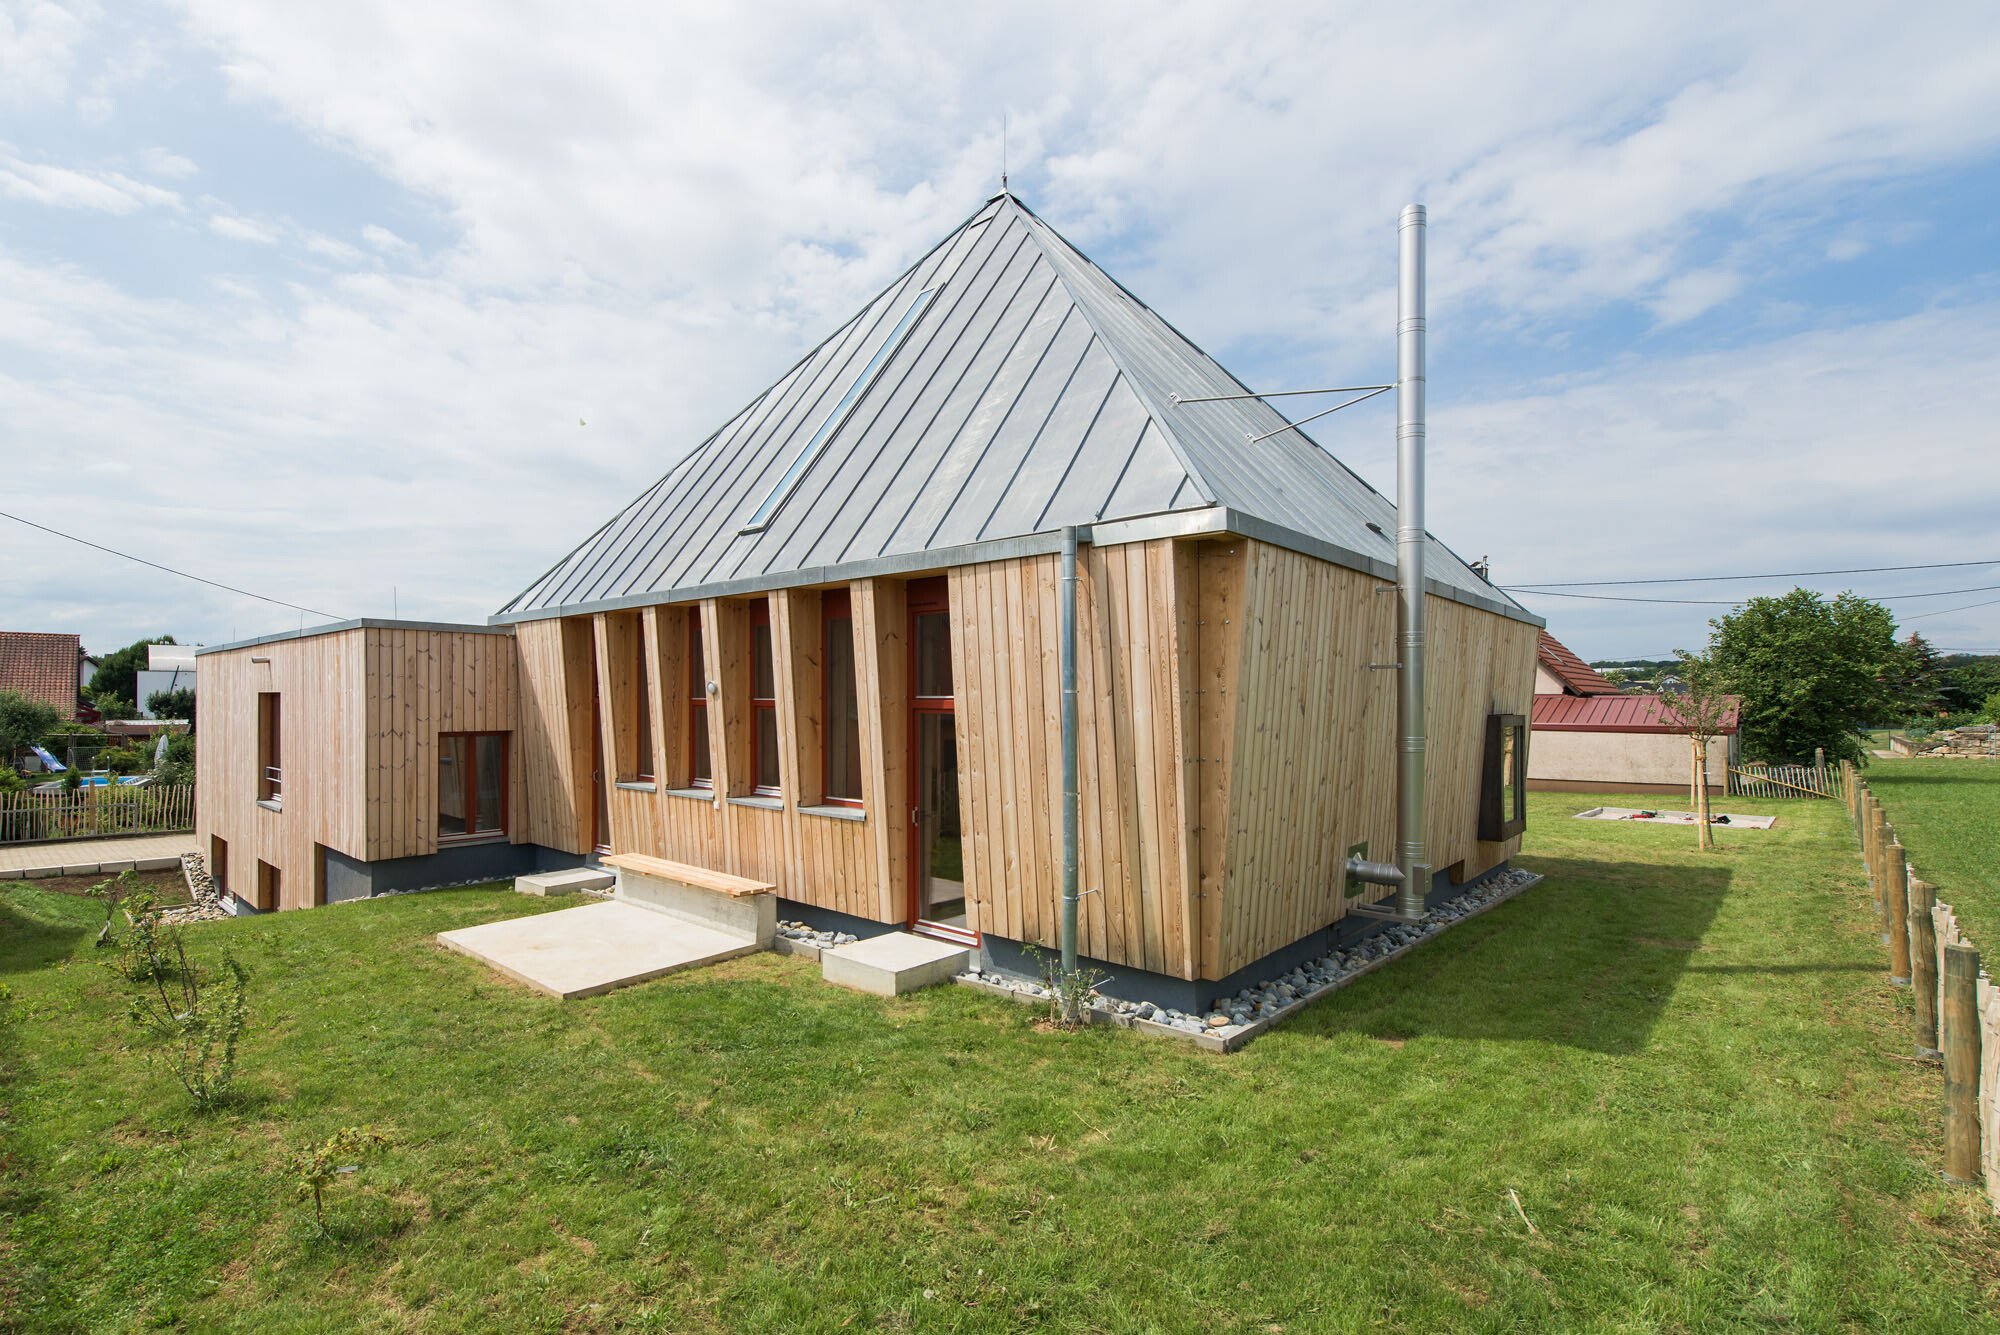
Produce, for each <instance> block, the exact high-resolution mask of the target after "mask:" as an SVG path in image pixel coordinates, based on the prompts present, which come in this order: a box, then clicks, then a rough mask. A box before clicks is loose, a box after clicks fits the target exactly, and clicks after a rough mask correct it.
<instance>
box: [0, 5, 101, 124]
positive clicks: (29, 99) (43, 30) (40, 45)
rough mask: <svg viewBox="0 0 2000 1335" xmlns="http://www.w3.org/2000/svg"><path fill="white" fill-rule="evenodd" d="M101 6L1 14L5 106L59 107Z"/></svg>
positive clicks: (22, 8)
mask: <svg viewBox="0 0 2000 1335" xmlns="http://www.w3.org/2000/svg"><path fill="white" fill-rule="evenodd" d="M95 16H96V11H95V6H89V5H78V6H67V5H60V4H54V3H51V2H50V0H30V2H29V3H25V4H10V5H8V6H6V7H4V8H0V102H6V103H11V104H13V105H15V106H28V105H32V104H34V103H37V102H49V101H54V100H55V99H57V98H60V97H61V96H63V94H64V93H65V92H66V91H67V90H68V88H69V80H70V75H71V72H72V71H73V70H74V68H75V65H76V48H77V46H78V45H79V44H80V43H81V42H82V40H83V37H84V34H85V32H86V31H87V30H88V27H89V23H90V21H91V19H93V18H94V17H95Z"/></svg>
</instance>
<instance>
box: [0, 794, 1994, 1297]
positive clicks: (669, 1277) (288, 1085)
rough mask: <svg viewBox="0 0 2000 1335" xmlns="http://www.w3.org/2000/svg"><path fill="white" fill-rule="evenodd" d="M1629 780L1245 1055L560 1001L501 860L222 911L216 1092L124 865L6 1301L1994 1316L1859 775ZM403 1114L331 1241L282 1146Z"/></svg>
mask: <svg viewBox="0 0 2000 1335" xmlns="http://www.w3.org/2000/svg"><path fill="white" fill-rule="evenodd" d="M1603 800H1605V799H1604V798H1602V797H1601V796H1596V795H1593V796H1591V797H1589V798H1582V797H1571V796H1568V795H1562V794H1535V795H1532V796H1531V798H1530V802H1531V804H1532V810H1531V819H1532V822H1533V823H1532V826H1531V836H1530V838H1531V847H1530V852H1529V854H1528V855H1527V856H1526V857H1525V858H1524V861H1525V862H1526V863H1527V864H1528V865H1530V866H1533V867H1536V868H1538V869H1540V870H1543V871H1545V872H1547V873H1548V877H1549V879H1548V880H1547V881H1546V882H1544V883H1543V884H1542V885H1541V886H1539V887H1537V888H1536V889H1534V890H1531V891H1529V892H1528V893H1527V894H1526V895H1524V896H1523V897H1521V898H1519V899H1516V900H1514V901H1512V902H1511V903H1508V904H1506V905H1503V906H1502V907H1500V908H1498V909H1496V910H1495V911H1493V912H1491V913H1489V914H1487V915H1485V916H1483V917H1481V918H1478V919H1475V920H1473V921H1471V922H1468V923H1466V924H1464V925H1462V926H1461V927H1459V928H1457V929H1455V930H1453V931H1452V932H1450V933H1448V934H1447V935H1446V936H1445V937H1444V938H1443V939H1442V940H1440V941H1437V942H1434V943H1432V944H1430V945H1428V946H1426V947H1424V948H1423V949H1422V950H1420V951H1418V952H1416V953H1415V954H1414V955H1412V956H1411V957H1409V958H1408V959H1405V960H1402V961H1400V962H1398V963H1397V964H1395V965H1393V966H1391V967H1390V968H1388V969H1385V970H1381V971H1379V972H1377V973H1375V974H1372V975H1370V976H1368V977H1367V978H1365V979H1363V980H1361V981H1360V982H1358V983H1357V984H1356V985H1354V986H1353V987H1350V988H1348V989H1346V990H1345V991H1343V992H1341V993H1338V994H1336V995H1335V996H1334V997H1333V998H1330V999H1328V1000H1326V1001H1323V1002H1321V1003H1320V1004H1318V1005H1317V1006H1315V1007H1313V1008H1311V1009H1310V1010H1309V1011H1307V1012H1306V1013H1305V1014H1304V1015H1302V1016H1301V1017H1299V1018H1297V1019H1295V1020H1294V1021H1293V1022H1291V1023H1290V1024H1288V1025H1286V1026H1285V1027H1283V1028H1281V1029H1280V1030H1278V1031H1276V1032H1274V1033H1272V1034H1270V1035H1267V1036H1266V1037H1264V1038H1262V1039H1260V1040H1259V1041H1257V1042H1256V1043H1254V1044H1252V1045H1251V1046H1250V1047H1249V1048H1248V1049H1246V1050H1245V1051H1244V1052H1242V1053H1239V1054H1235V1055H1233V1056H1229V1057H1219V1056H1211V1055H1207V1054H1203V1053H1199V1052H1196V1051H1193V1050H1190V1049H1189V1048H1187V1047H1185V1046H1183V1045H1180V1044H1177V1043H1175V1042H1173V1041H1171V1040H1167V1039H1158V1038H1149V1037H1143V1036H1140V1035H1136V1034H1131V1033H1126V1032H1121V1031H1110V1030H1091V1031H1087V1032H1084V1033H1080V1034H1074V1035H1062V1034H1052V1033H1040V1032H1037V1031H1036V1029H1035V1027H1034V1020H1035V1015H1034V1013H1033V1012H1032V1011H1031V1010H1029V1009H1028V1008H1025V1007H1018V1006H1014V1005H1012V1004H1009V1003H1007V1002H1004V1001H999V1000H995V999H992V998H989V997H986V996H983V995H980V994H975V993H973V992H970V991H968V990H966V989H961V988H940V989H935V990H933V991H930V992H927V993H922V994H918V995H916V996H913V997H908V998H904V999H901V1000H898V1001H883V1000H878V999H875V998H870V997H863V996H859V995H853V994H848V993H843V992H839V991H836V990H833V989H829V988H827V987H825V986H824V985H823V984H821V983H820V982H819V980H818V975H817V971H816V970H815V969H814V968H813V967H812V966H810V965H808V964H807V963H806V962H804V961H802V960H795V959H789V958H781V957H779V956H776V955H769V954H766V955H760V956H752V957H748V958H745V959H741V960H736V961H732V962H730V963H728V964H725V965H722V966H718V967H715V968H712V969H708V970H705V971H701V972H698V973H693V974H687V975H681V976H677V977H674V978H671V979H666V980H662V981H660V982H656V983H653V984H650V985H647V986H642V987H637V988H632V989H628V990H626V991H622V992H616V993H612V994H610V995H608V996H604V997H600V998H596V999H593V1000H589V1001H581V1002H570V1003H560V1002H555V1001H550V1000H548V999H546V998H543V997H541V996H538V995H534V994H530V993H528V992H526V991H524V990H522V989H519V988H516V987H514V986H511V985H509V984H507V983H504V982H502V981H500V980H499V979H497V978H496V977H494V976H493V975H491V974H489V973H488V972H486V971H485V970H484V969H482V968H481V967H479V966H478V965H476V964H473V963H472V962H470V961H468V960H465V959H463V958H461V957H458V956H454V955H449V954H446V953H444V952H442V951H440V950H439V949H437V948H436V947H435V946H434V945H433V944H432V943H431V937H432V936H433V934H435V933H436V932H437V931H439V930H441V929H445V928H450V927H456V926H463V925H466V924H468V923H473V922H479V921H483V920H486V919H491V918H495V917H500V916H505V915H512V914H519V913H523V912H533V911H536V910H537V909H538V908H540V907H542V906H541V905H539V904H536V903H533V902H529V901H525V900H522V899H520V898H517V897H515V896H513V895H511V894H508V893H506V892H503V891H496V890H484V889H481V890H470V891H451V892H441V893H436V894H430V895H421V896H409V897H401V898H392V899H384V900H378V901H373V902H369V903H365V904H359V905H348V906H341V907H337V908H332V909H326V910H320V911H317V912H311V913H295V914H286V915H282V916H273V917H267V918H260V919H254V920H244V921H236V922H230V923H221V924H213V925H206V926H203V927H201V928H198V929H196V930H195V931H193V932H192V933H191V938H192V939H193V941H194V942H195V943H196V946H197V948H198V949H199V950H200V951H201V952H203V953H204V954H213V953H214V952H216V951H218V950H219V949H220V948H221V947H222V946H223V945H225V944H227V945H228V946H229V947H230V948H231V949H233V950H234V951H236V952H237V953H238V954H239V955H240V956H241V958H242V959H243V960H244V961H245V962H246V963H247V964H248V965H249V966H250V967H251V968H252V969H253V970H254V975H255V976H254V979H253V984H254V997H253V1004H254V1017H253V1024H254V1029H253V1033H252V1037H251V1039H250V1041H249V1042H248V1043H247V1044H246V1046H245V1050H244V1059H243V1074H242V1094H241V1097H240V1098H239V1099H238V1100H237V1102H236V1103H235V1104H234V1105H232V1106H231V1107H229V1108H227V1109H226V1110H225V1111H224V1112H222V1113H220V1114H216V1115H210V1116H208V1117H205V1118H197V1117H195V1116H193V1115H192V1114H190V1113H189V1112H188V1111H187V1109H186V1107H185V1100H184V1099H183V1098H182V1097H181V1096H180V1095H179V1094H178V1091H177V1089H176V1088H175V1087H174V1086H172V1084H171V1082H170V1080H169V1078H168V1077H167V1076H166V1075H165V1074H164V1073H163V1072H159V1071H155V1070H151V1069H149V1068H148V1067H147V1066H146V1065H145V1064H144V1062H143V1061H142V1060H141V1059H140V1057H139V1056H137V1055H135V1054H134V1053H132V1052H129V1051H127V1050H126V1049H125V1046H124V1037H123V1033H122V1030H121V1028H120V1023H119V1019H118V1017H119V1014H120V1012H121V1009H122V1008H121V1003H120V1000H119V993H120V985H119V984H118V981H117V980H116V979H115V978H114V977H113V976H112V975H110V974H109V973H108V972H107V971H106V970H104V969H103V968H101V967H99V965H98V964H97V963H96V962H95V961H94V960H93V959H92V955H93V951H92V949H91V947H90V944H89V942H90V934H91V932H92V930H94V927H95V923H96V919H95V918H94V917H93V914H94V906H93V905H91V904H89V903H86V902H81V901H78V900H76V899H73V898H67V897H61V896H53V895H48V894H45V893H41V892H39V891H37V890H35V889H34V888H32V887H28V886H13V887H8V888H5V889H0V981H5V982H6V983H7V984H8V985H9V986H10V987H11V988H12V989H13V992H14V998H15V999H14V1002H13V1003H12V1009H13V1017H12V1023H11V1026H10V1032H9V1033H7V1034H6V1036H5V1038H4V1043H5V1046H4V1047H3V1048H0V1064H3V1065H0V1080H4V1086H0V1103H4V1104H5V1105H6V1111H5V1113H4V1117H5V1123H4V1135H5V1153H6V1156H7V1157H6V1160H5V1174H6V1176H5V1179H4V1182H5V1186H4V1193H5V1194H4V1199H0V1230H4V1231H0V1314H5V1315H4V1316H0V1326H5V1325H6V1324H7V1322H8V1319H9V1318H11V1321H12V1322H13V1323H14V1324H15V1325H17V1326H18V1327H19V1328H21V1329H26V1330H45V1329H46V1330H69V1329H77V1328H86V1329H102V1330H125V1329H131V1328H135V1327H144V1326H147V1325H149V1324H151V1325H160V1326H166V1325H173V1324H176V1323H178V1324H181V1325H183V1326H185V1327H186V1328H190V1329H200V1330H245V1331H248V1330H255V1331H259V1332H284V1331H347V1330H401V1329H412V1328H417V1327H422V1328H424V1329H427V1330H466V1331H495V1330H509V1331H511V1330H550V1331H558V1330H593V1329H613V1328H621V1329H634V1328H636V1329H666V1330H686V1329H696V1330H702V1329H714V1330H787V1331H789V1330H838V1329H855V1330H862V1329H879V1328H884V1327H886V1328H890V1329H907V1330H1021V1329H1035V1330H1043V1329H1054V1330H1119V1331H1123V1330H1133V1331H1139V1330H1160V1329H1166V1330H1248V1331H1270V1330H1287V1331H1318V1330H1350V1329H1352V1330H1360V1329H1375V1328H1381V1327H1390V1328H1417V1329H1468V1330H1494V1331H1501V1330H1521V1329H1549V1328H1559V1329H1560V1328H1568V1329H1589V1330H1658V1329H1670V1330H1673V1329H1695V1328H1700V1329H1712V1328H1718V1327H1742V1328H1758V1329H1763V1328H1768V1327H1771V1326H1780V1325H1787V1326H1795V1327H1803V1328H1806V1329H1813V1330H1826V1329H1836V1328H1898V1329H1911V1330H1947V1329H1949V1330H1960V1329H1967V1328H1978V1327H1982V1326H1985V1327H1993V1326H1995V1325H1996V1321H1995V1318H1994V1317H1993V1316H1992V1315H1991V1314H1992V1312H1993V1311H1994V1309H1995V1306H1996V1302H2000V1282H1997V1281H1996V1276H2000V1264H1997V1263H2000V1228H1996V1225H1995V1224H1994V1223H1993V1222H1992V1220H1991V1218H1990V1215H1989V1213H1988V1211H1987V1210H1986V1209H1985V1208H1984V1206H1983V1204H1982V1203H1981V1201H1980V1199H1979V1198H1978V1197H1977V1196H1976V1195H1974V1194H1972V1193H1970V1192H1967V1191H1963V1190H1959V1189H1955V1188H1948V1187H1945V1186H1943V1185H1942V1184H1941V1183H1940V1182H1939V1181H1938V1179H1937V1175H1936V1167H1937V1163H1938V1143H1937V1142H1938V1123H1937V1109H1936V1103H1937V1099H1938V1082H1937V1077H1936V1074H1935V1072H1934V1070H1932V1069H1930V1068H1928V1067H1923V1066H1919V1065H1917V1064H1914V1063H1913V1062H1910V1061H1908V1060H1906V1059H1905V1058H1904V1056H1903V1054H1904V1053H1905V1052H1906V1051H1907V1050H1908V1047H1909V1042H1908V1036H1907V1022H1906V1019H1905V1016H1904V1012H1903V1010H1902V1006H1903V1005H1905V1004H1906V1002H1904V1001H1903V999H1902V998H1901V997H1900V996H1899V995H1898V994H1897V993H1896V992H1894V991H1893V990H1892V989H1891V988H1890V987H1889V986H1888V984H1887V979H1886V976H1885V969H1884V967H1883V966H1884V961H1883V959H1882V957H1881V947H1880V946H1879V944H1878V943H1877V940H1876V937H1875V935H1874V929H1873V919H1872V913H1871V909H1870V905H1869V901H1868V895H1867V892H1866V890H1865V889H1864V887H1863V883H1862V880H1861V869H1860V863H1859V861H1858V860H1857V858H1856V857H1855V855H1854V851H1853V844H1852V841H1851V836H1850V834H1849V832H1848V830H1847V828H1846V824H1845V813H1844V811H1843V810H1842V808H1841V807H1840V805H1839V804H1838V803H1834V802H1820V803H1783V802H1756V801H1738V800H1732V801H1731V802H1730V803H1729V804H1728V806H1729V808H1730V809H1747V810H1775V811H1778V812H1780V813H1781V814H1782V815H1783V817H1784V819H1783V820H1782V821H1781V822H1780V824H1779V826H1778V828H1776V829H1774V830H1771V831H1764V832H1758V831H1747V830H1726V831H1724V832H1723V833H1722V840H1723V849H1722V851H1721V852H1720V853H1718V854H1711V855H1703V854H1699V853H1697V852H1695V851H1694V849H1693V846H1692V845H1693V833H1692V831H1689V830H1685V829H1672V828H1647V827H1632V826H1617V825H1608V824H1602V823H1592V822H1580V821H1572V820H1568V819H1566V817H1567V816H1568V815H1569V814H1570V813H1572V812H1574V811H1576V810H1579V809H1581V808H1582V807H1584V806H1586V805H1596V804H1597V803H1598V802H1600V801H1603ZM1635 804H1637V800H1635ZM360 1122H371V1123H373V1124H375V1125H376V1126H377V1127H379V1128H381V1129H383V1130H385V1131H387V1132H389V1133H391V1134H392V1135H393V1136H394V1137H395V1140H396V1145H395V1147H394V1148H393V1149H391V1150H390V1151H388V1152H387V1153H386V1154H384V1155H383V1156H382V1157H381V1158H380V1159H379V1160H376V1161H373V1162H371V1163H370V1164H369V1165H368V1166H367V1167H366V1168H364V1170H363V1171H362V1172H361V1173H360V1174H358V1175H356V1176H355V1177H353V1178H350V1179H347V1180H345V1181H343V1182H342V1183H341V1184H340V1185H338V1186H336V1187H334V1188H333V1190H332V1193H331V1195H332V1198H333V1199H332V1203H331V1211H332V1216H333V1220H334V1237H333V1238H332V1239H330V1240H329V1239H322V1238H319V1237H317V1236H316V1235H315V1234H314V1232H313V1229H312V1228H311V1226H310V1224H309V1222H308V1217H307V1216H306V1214H304V1213H303V1212H302V1207H301V1206H300V1205H299V1204H298V1203H297V1202H296V1201H294V1200H292V1199H291V1198H290V1195H289V1189H288V1182H287V1179H286V1178H285V1176H284V1175H283V1172H282V1167H283V1164H284V1161H285V1157H286V1154H287V1152H288V1151H289V1150H291V1149H293V1148H296V1147H300V1146H303V1145H305V1144H306V1143H308V1142H310V1141H313V1140H316V1139H319V1138H321V1137H324V1136H325V1135H327V1134H328V1133H329V1132H330V1131H332V1130H333V1129H334V1128H336V1127H338V1126H340V1125H342V1124H346V1123H360ZM1516 1199H1518V1201H1519V1207H1520V1209H1519V1212H1517V1210H1516V1208H1515V1204H1514V1201H1515V1200H1516ZM1523 1214H1525V1216H1526V1219H1527V1220H1528V1221H1532V1229H1531V1228H1530V1227H1529V1224H1528V1223H1526V1222H1524V1221H1523V1218H1522V1215H1523Z"/></svg>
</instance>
